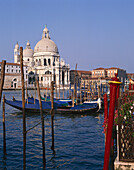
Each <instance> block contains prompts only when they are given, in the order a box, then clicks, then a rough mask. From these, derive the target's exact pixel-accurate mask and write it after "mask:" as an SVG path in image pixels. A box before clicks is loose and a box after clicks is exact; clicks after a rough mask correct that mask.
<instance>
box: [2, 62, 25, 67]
mask: <svg viewBox="0 0 134 170" xmlns="http://www.w3.org/2000/svg"><path fill="white" fill-rule="evenodd" d="M1 63H2V62H0V64H1ZM6 65H11V66H20V64H18V63H6ZM23 66H26V67H27V65H23Z"/></svg>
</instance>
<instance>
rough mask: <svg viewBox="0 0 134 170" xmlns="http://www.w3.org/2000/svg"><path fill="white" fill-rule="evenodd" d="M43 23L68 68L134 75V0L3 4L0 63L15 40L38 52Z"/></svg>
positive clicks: (0, 0) (6, 0) (10, 0)
mask: <svg viewBox="0 0 134 170" xmlns="http://www.w3.org/2000/svg"><path fill="white" fill-rule="evenodd" d="M45 24H47V28H48V29H49V33H50V37H51V39H52V40H53V41H54V42H55V43H56V45H57V47H58V49H59V54H60V57H61V58H63V59H64V60H65V62H66V63H67V64H70V69H75V65H76V64H77V65H78V69H79V70H92V69H95V68H98V67H104V68H109V67H119V68H121V69H125V70H126V71H127V72H128V73H134V0H111V1H108V0H0V60H3V59H5V60H7V62H14V47H15V44H16V42H17V41H18V43H19V46H22V47H23V49H24V48H25V47H26V43H27V40H29V42H30V44H31V48H32V49H34V47H35V45H36V43H37V42H38V41H39V40H40V39H41V37H42V32H43V29H44V27H45Z"/></svg>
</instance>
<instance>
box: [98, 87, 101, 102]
mask: <svg viewBox="0 0 134 170" xmlns="http://www.w3.org/2000/svg"><path fill="white" fill-rule="evenodd" d="M100 97H101V95H100V85H98V99H99V98H100Z"/></svg>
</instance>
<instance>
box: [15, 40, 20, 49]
mask: <svg viewBox="0 0 134 170" xmlns="http://www.w3.org/2000/svg"><path fill="white" fill-rule="evenodd" d="M15 49H17V50H18V49H19V44H18V42H17V43H16V45H15Z"/></svg>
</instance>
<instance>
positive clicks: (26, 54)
mask: <svg viewBox="0 0 134 170" xmlns="http://www.w3.org/2000/svg"><path fill="white" fill-rule="evenodd" d="M33 53H34V52H33V50H32V49H31V47H30V43H29V41H27V45H26V48H25V49H24V50H23V57H24V58H25V57H33Z"/></svg>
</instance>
